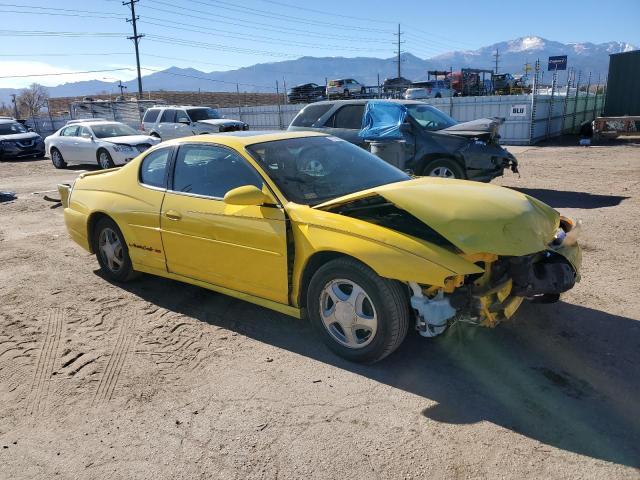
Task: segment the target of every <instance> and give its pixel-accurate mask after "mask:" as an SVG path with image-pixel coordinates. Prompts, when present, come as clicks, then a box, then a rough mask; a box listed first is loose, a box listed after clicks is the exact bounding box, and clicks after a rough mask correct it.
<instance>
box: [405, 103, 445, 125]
mask: <svg viewBox="0 0 640 480" xmlns="http://www.w3.org/2000/svg"><path fill="white" fill-rule="evenodd" d="M405 106H406V107H407V111H408V112H409V115H411V117H413V119H414V120H415V121H416V122H418V123H419V124H420V126H421V127H423V128H425V129H426V130H442V129H443V128H448V127H452V126H453V125H455V124H456V123H458V122H456V121H455V120H454V119H453V118H451V117H450V116H449V115H446V114H444V113H442V112H441V111H440V110H438V109H437V108H435V107H432V106H431V105H418V104H409V105H405Z"/></svg>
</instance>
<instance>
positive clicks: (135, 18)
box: [122, 0, 144, 98]
mask: <svg viewBox="0 0 640 480" xmlns="http://www.w3.org/2000/svg"><path fill="white" fill-rule="evenodd" d="M139 1H140V0H129V1H128V2H122V5H125V6H126V5H129V7H130V8H131V18H128V19H127V22H131V25H132V27H133V36H131V37H127V38H128V39H129V40H133V44H134V46H135V50H136V67H137V70H138V98H142V74H141V73H140V51H139V49H138V44H139V43H140V39H141V38H142V37H144V35H139V34H138V26H137V24H136V22H137V21H138V19H139V18H140V17H138V16H137V15H136V3H138V2H139Z"/></svg>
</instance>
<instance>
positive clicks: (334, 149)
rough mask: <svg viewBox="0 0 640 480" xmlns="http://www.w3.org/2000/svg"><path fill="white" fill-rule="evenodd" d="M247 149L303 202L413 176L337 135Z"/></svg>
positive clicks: (286, 192) (287, 192)
mask: <svg viewBox="0 0 640 480" xmlns="http://www.w3.org/2000/svg"><path fill="white" fill-rule="evenodd" d="M247 150H248V151H249V153H250V154H251V155H252V156H253V158H255V159H256V161H258V163H260V164H261V166H262V168H263V169H264V171H265V172H266V173H267V174H268V175H269V176H270V177H271V178H272V179H273V181H274V182H275V183H276V185H277V186H278V188H279V189H280V190H281V191H282V193H283V194H284V195H285V196H286V197H287V198H288V199H289V200H291V201H292V202H295V203H300V204H303V205H317V204H319V203H323V202H326V201H328V200H332V199H334V198H338V197H341V196H343V195H348V194H349V193H354V192H358V191H360V190H365V189H367V188H373V187H377V186H379V185H386V184H388V183H394V182H401V181H405V180H409V176H408V175H406V174H405V173H404V172H402V171H401V170H398V169H397V168H395V167H393V166H391V165H389V164H388V163H386V162H385V161H383V160H381V159H380V158H378V157H376V156H375V155H372V154H370V153H369V152H367V151H366V150H364V149H362V148H360V147H357V146H356V145H353V144H352V143H349V142H346V141H344V140H342V139H339V138H337V137H304V138H291V139H287V140H277V141H274V142H265V143H257V144H255V145H250V146H248V147H247Z"/></svg>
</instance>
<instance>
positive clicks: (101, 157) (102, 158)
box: [98, 148, 116, 169]
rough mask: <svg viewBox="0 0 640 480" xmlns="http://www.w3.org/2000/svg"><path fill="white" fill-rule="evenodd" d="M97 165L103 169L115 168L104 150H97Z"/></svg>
mask: <svg viewBox="0 0 640 480" xmlns="http://www.w3.org/2000/svg"><path fill="white" fill-rule="evenodd" d="M98 165H100V168H103V169H106V168H113V167H115V166H116V165H115V163H113V160H112V159H111V155H109V152H107V151H106V150H105V149H104V148H101V149H100V150H98Z"/></svg>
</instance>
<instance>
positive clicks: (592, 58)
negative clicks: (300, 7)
mask: <svg viewBox="0 0 640 480" xmlns="http://www.w3.org/2000/svg"><path fill="white" fill-rule="evenodd" d="M637 48H638V47H636V46H634V45H631V44H629V43H626V42H607V43H600V44H594V43H589V42H586V43H561V42H556V41H552V40H547V39H544V38H541V37H537V36H526V37H520V38H517V39H514V40H509V41H505V42H499V43H496V44H493V45H489V46H486V47H482V48H479V49H477V50H466V51H452V52H448V53H444V54H441V55H437V56H435V57H431V58H426V59H422V58H418V57H416V56H415V55H412V54H411V53H408V52H407V53H403V54H402V55H401V59H402V62H401V68H402V76H403V77H406V78H409V79H411V80H413V81H417V80H424V79H426V77H427V71H428V70H449V69H453V70H457V69H460V68H462V67H471V68H482V69H489V70H492V69H494V68H495V53H496V51H497V52H498V54H499V57H498V70H499V71H500V72H509V73H513V74H518V73H523V70H524V66H525V64H526V63H529V64H530V65H533V64H534V62H535V61H536V59H540V62H541V68H542V70H543V71H544V70H546V61H547V57H549V56H553V55H567V56H568V65H569V67H570V68H573V69H575V70H580V71H582V72H583V75H585V76H586V75H587V74H588V72H591V73H592V78H593V80H592V82H593V83H595V81H596V79H597V78H598V76H600V77H601V78H604V77H605V76H606V74H607V70H608V65H609V55H610V54H612V53H619V52H627V51H631V50H636V49H637ZM206 60H209V59H206ZM211 60H215V58H214V57H213V54H212V58H211ZM142 61H143V62H144V57H143V58H142ZM396 71H397V63H396V57H391V58H375V57H355V58H347V57H301V58H298V59H296V60H287V61H282V62H273V63H260V64H256V65H252V66H250V67H244V68H239V69H237V70H228V71H224V72H216V71H213V72H204V71H200V70H196V69H194V68H178V67H170V68H167V69H166V70H161V71H157V72H154V73H152V74H149V75H146V76H144V77H143V88H144V90H146V91H157V90H172V91H197V90H198V89H201V90H203V91H218V92H225V91H235V90H236V88H239V89H240V91H246V92H274V91H275V89H276V81H278V88H280V89H281V91H282V89H283V83H285V82H286V86H287V87H290V86H292V85H296V84H300V83H306V82H315V83H318V84H324V83H325V79H327V78H328V79H331V78H341V77H352V78H355V79H356V80H358V81H360V82H362V83H365V84H366V85H376V84H377V82H378V77H379V79H380V81H383V80H384V79H385V78H387V77H395V76H396ZM545 73H546V72H545ZM565 78H566V77H565ZM583 78H584V77H583ZM547 79H549V80H550V74H546V78H545V81H546V80H547ZM560 81H564V80H562V76H561V77H560ZM236 83H238V84H239V85H238V86H236ZM125 85H126V86H127V92H128V93H129V94H133V93H134V92H136V91H137V83H136V81H135V80H131V81H129V82H125ZM48 90H49V94H50V96H51V97H68V96H84V95H92V94H98V93H101V92H117V91H118V89H117V88H115V83H109V82H103V81H99V80H89V81H81V82H71V83H64V84H61V85H58V86H55V87H48ZM19 92H20V90H19V89H9V88H0V103H2V102H5V103H8V101H9V98H10V95H11V94H12V93H19Z"/></svg>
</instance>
